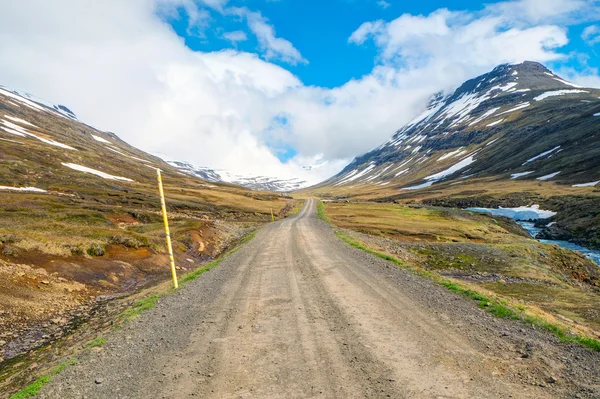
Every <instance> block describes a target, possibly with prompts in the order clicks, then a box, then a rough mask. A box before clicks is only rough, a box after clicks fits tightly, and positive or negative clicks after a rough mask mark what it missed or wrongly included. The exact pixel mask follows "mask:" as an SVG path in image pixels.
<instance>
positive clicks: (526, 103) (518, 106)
mask: <svg viewBox="0 0 600 399" xmlns="http://www.w3.org/2000/svg"><path fill="white" fill-rule="evenodd" d="M530 105H531V103H530V102H529V101H527V102H525V103H521V104H519V105H517V106H516V107H514V108H511V109H509V110H508V111H504V112H501V113H499V114H498V116H500V115H504V114H508V113H511V112H515V111H518V110H520V109H523V108H527V107H529V106H530Z"/></svg>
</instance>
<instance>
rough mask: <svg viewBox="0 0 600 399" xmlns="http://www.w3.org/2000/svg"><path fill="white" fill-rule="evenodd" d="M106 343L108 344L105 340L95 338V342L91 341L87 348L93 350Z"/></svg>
mask: <svg viewBox="0 0 600 399" xmlns="http://www.w3.org/2000/svg"><path fill="white" fill-rule="evenodd" d="M105 343H106V341H105V340H104V338H102V337H97V338H94V339H93V340H91V341H90V342H88V344H87V347H88V349H92V348H95V347H97V346H102V345H104V344H105Z"/></svg>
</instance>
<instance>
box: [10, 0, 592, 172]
mask: <svg viewBox="0 0 600 399" xmlns="http://www.w3.org/2000/svg"><path fill="white" fill-rule="evenodd" d="M384 1H387V3H385V2H384ZM599 21H600V0H507V1H496V2H485V3H483V2H477V1H470V0H462V1H461V0H459V1H452V2H449V1H447V2H442V1H433V0H420V1H410V2H409V1H397V0H383V1H382V0H320V1H317V0H303V1H300V0H278V1H277V0H127V1H123V0H103V1H97V2H85V4H84V3H77V2H73V1H72V0H53V1H52V2H40V1H39V0H20V1H19V2H0V79H1V80H0V84H2V85H5V86H8V87H11V88H14V89H18V90H22V91H25V92H29V93H32V94H34V95H35V96H37V97H39V98H43V99H46V100H48V101H51V102H54V103H59V104H65V105H67V106H68V107H69V108H70V109H72V110H73V111H74V112H75V113H76V114H77V115H78V117H79V118H80V119H81V120H84V121H86V122H87V123H90V124H92V125H94V126H98V127H100V128H102V129H103V130H108V131H112V132H115V133H116V134H118V135H119V136H120V137H121V138H122V139H124V140H125V141H127V142H129V143H131V144H132V145H134V146H137V147H139V148H141V149H143V150H145V151H148V152H152V153H160V154H162V155H163V156H164V157H165V158H168V159H177V160H181V161H188V162H191V163H192V164H195V165H197V166H207V167H212V168H216V169H226V170H230V171H232V172H234V173H239V174H246V175H249V174H251V175H263V176H264V175H267V176H273V177H278V178H291V177H298V178H300V179H303V180H306V181H309V182H310V183H317V182H319V181H321V180H323V179H325V178H327V177H330V176H332V175H334V174H336V173H337V172H339V171H340V170H341V169H342V168H343V167H344V166H346V165H347V164H348V163H349V162H350V161H351V160H352V159H353V158H354V157H356V156H358V155H361V154H362V153H364V152H366V151H369V150H371V149H373V148H375V147H377V146H379V145H380V144H382V143H383V142H385V141H386V140H388V139H389V138H390V137H391V135H393V133H394V132H395V131H396V130H398V129H399V128H401V127H402V126H403V125H404V124H406V123H407V122H408V121H410V120H411V119H412V118H414V117H415V116H416V115H418V114H420V113H421V112H422V111H423V110H424V108H425V107H426V105H427V103H428V100H429V98H430V96H431V94H432V93H435V92H437V91H439V90H446V91H451V90H453V89H454V88H456V87H458V86H459V85H460V84H461V83H462V82H463V81H465V80H467V79H469V78H473V77H475V76H478V75H480V74H483V73H486V72H488V71H490V70H491V69H492V68H494V67H495V66H497V65H498V64H501V63H507V62H519V61H524V60H531V61H539V62H542V63H544V64H546V65H547V66H548V67H549V68H551V69H552V70H553V72H555V73H558V74H559V75H561V76H563V77H564V78H566V79H569V80H571V81H573V82H575V83H578V84H580V85H583V86H587V87H600V73H599V69H600V57H598V52H599V51H600V22H599ZM41 71H43V73H41ZM307 165H310V166H312V168H307V167H306V166H307Z"/></svg>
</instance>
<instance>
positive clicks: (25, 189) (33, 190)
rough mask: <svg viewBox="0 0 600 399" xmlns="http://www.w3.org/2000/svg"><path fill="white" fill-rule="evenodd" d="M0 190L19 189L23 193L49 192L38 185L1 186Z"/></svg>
mask: <svg viewBox="0 0 600 399" xmlns="http://www.w3.org/2000/svg"><path fill="white" fill-rule="evenodd" d="M0 190H4V191H19V192H22V193H47V191H46V190H42V189H41V188H37V187H8V186H0Z"/></svg>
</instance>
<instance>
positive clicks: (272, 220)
mask: <svg viewBox="0 0 600 399" xmlns="http://www.w3.org/2000/svg"><path fill="white" fill-rule="evenodd" d="M274 221H275V216H274V215H273V208H271V222H274Z"/></svg>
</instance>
